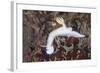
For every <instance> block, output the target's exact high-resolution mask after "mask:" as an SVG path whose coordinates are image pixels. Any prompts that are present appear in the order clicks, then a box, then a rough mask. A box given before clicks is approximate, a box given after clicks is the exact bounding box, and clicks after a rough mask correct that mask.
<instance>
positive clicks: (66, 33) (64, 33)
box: [46, 17, 85, 55]
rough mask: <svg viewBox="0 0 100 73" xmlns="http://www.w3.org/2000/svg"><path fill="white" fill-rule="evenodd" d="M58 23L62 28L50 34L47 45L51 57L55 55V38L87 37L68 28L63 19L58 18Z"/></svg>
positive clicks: (47, 51)
mask: <svg viewBox="0 0 100 73" xmlns="http://www.w3.org/2000/svg"><path fill="white" fill-rule="evenodd" d="M56 22H57V23H59V24H61V25H62V27H60V28H58V29H55V30H53V31H52V32H50V34H49V36H48V39H47V45H46V53H47V54H49V55H51V54H53V53H54V47H53V41H54V39H55V37H57V36H67V37H76V38H81V37H85V35H83V34H80V33H78V32H76V31H73V30H72V28H71V27H67V26H66V25H65V22H64V19H63V18H62V17H57V18H56Z"/></svg>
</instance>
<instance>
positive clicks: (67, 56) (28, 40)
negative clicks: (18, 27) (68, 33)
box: [23, 10, 91, 62]
mask: <svg viewBox="0 0 100 73" xmlns="http://www.w3.org/2000/svg"><path fill="white" fill-rule="evenodd" d="M55 17H63V18H64V20H65V23H66V26H67V27H72V28H73V30H75V31H77V32H79V33H81V34H84V35H86V37H85V38H74V37H70V38H68V37H60V36H58V37H56V38H55V40H54V43H53V45H54V47H55V53H54V54H52V55H47V54H46V53H45V46H46V44H47V37H48V35H49V33H50V32H51V31H52V30H54V29H57V28H59V27H61V26H60V25H59V24H57V23H56V21H55ZM52 23H55V24H57V25H52ZM82 59H91V14H90V13H74V12H73V13H72V12H51V11H33V10H23V62H40V61H59V60H82Z"/></svg>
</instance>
